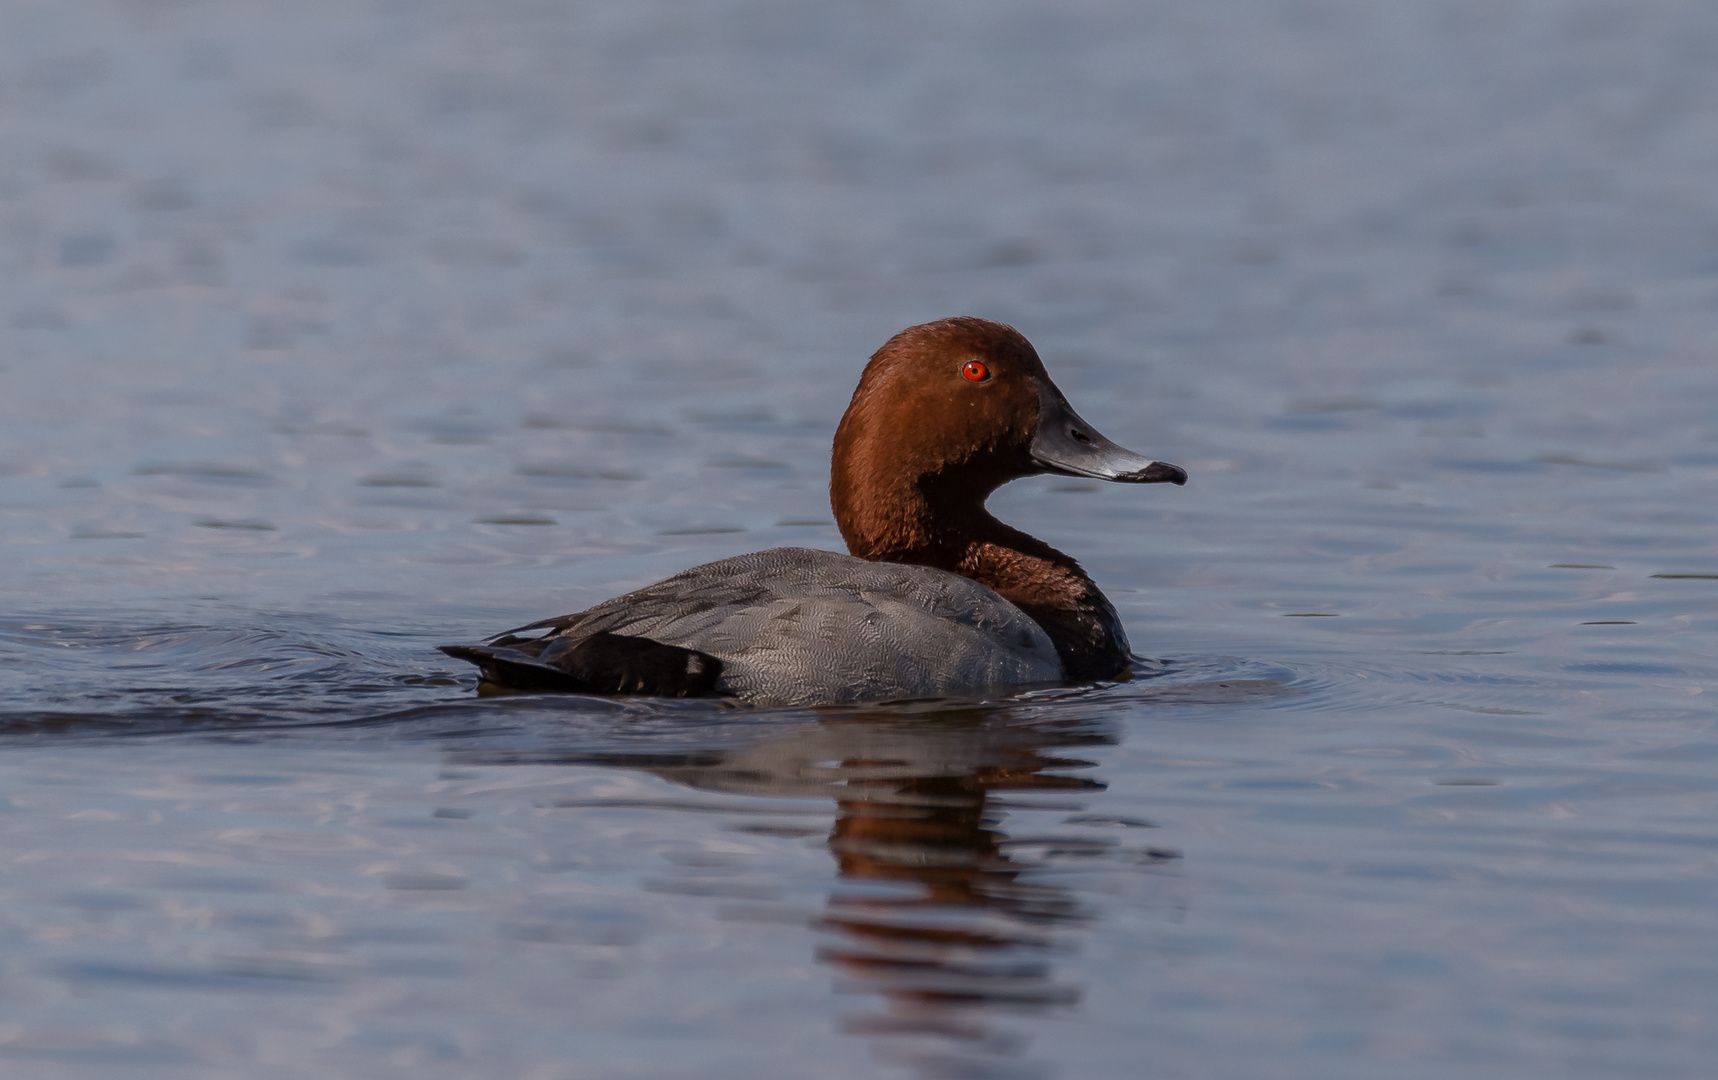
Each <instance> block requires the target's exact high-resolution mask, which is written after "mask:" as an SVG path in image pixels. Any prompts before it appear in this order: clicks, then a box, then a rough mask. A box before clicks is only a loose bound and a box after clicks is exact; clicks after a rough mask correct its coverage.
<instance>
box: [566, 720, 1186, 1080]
mask: <svg viewBox="0 0 1718 1080" xmlns="http://www.w3.org/2000/svg"><path fill="white" fill-rule="evenodd" d="M1113 741H1114V739H1113V736H1112V735H1111V734H1110V733H1109V731H1108V730H1107V729H1106V728H1104V727H1103V726H1101V725H1098V724H1094V723H1090V722H1067V721H1063V722H1058V723H1053V724H1047V725H1046V724H1034V723H1029V722H1028V723H1021V722H1020V720H1019V718H1018V717H1017V716H1016V717H1011V716H1009V715H1007V714H1006V713H1005V712H1003V711H998V710H979V709H963V710H960V711H958V712H951V711H947V710H944V711H939V712H933V713H930V714H920V715H913V716H903V714H902V713H901V712H899V711H870V712H866V711H852V712H845V713H840V714H835V715H828V714H825V715H824V716H822V717H820V718H819V719H818V721H817V722H815V723H813V724H809V725H806V726H804V727H796V728H795V730H794V731H793V732H792V734H790V735H787V736H786V737H782V738H775V739H770V740H768V741H764V742H761V743H759V744H756V745H752V746H747V747H743V748H737V749H730V750H724V751H717V752H713V753H709V754H699V755H696V756H694V757H690V758H689V757H686V756H680V757H678V758H662V759H658V760H656V761H651V760H649V758H648V757H647V756H644V755H638V754H628V755H625V756H624V757H620V756H615V757H613V758H604V757H603V756H601V755H574V756H573V757H572V758H571V759H569V758H562V759H561V760H569V761H571V760H576V761H577V762H578V763H582V764H612V765H624V766H627V767H632V768H640V769H643V770H644V771H647V772H650V773H653V774H655V775H658V776H661V777H663V778H664V779H667V780H670V781H673V782H675V783H677V784H682V785H685V786H687V787H690V788H694V789H699V790H703V791H710V792H725V793H732V794H747V795H773V796H796V797H801V798H804V797H813V796H819V795H822V796H832V797H833V798H834V801H835V806H836V811H837V813H836V819H835V823H834V825H833V827H832V829H831V830H830V832H829V835H828V844H829V850H830V852H831V854H832V855H833V856H834V858H835V861H836V865H837V867H838V884H837V886H836V887H835V888H834V889H833V890H832V891H831V894H830V895H829V897H828V899H827V901H826V904H825V908H824V910H823V912H822V913H821V918H820V919H819V925H820V928H821V929H822V930H823V931H824V932H825V933H827V935H828V941H827V943H826V944H825V945H824V946H823V947H822V948H821V949H820V950H819V952H818V954H817V958H818V960H819V962H821V963H823V964H827V965H829V966H830V967H831V968H833V969H834V970H835V971H836V972H837V973H838V978H837V987H838V989H839V990H840V991H842V992H845V993H850V994H854V995H859V996H867V997H872V998H873V999H874V1000H875V1005H874V1006H873V1007H872V1008H870V1009H869V1010H867V1011H862V1012H859V1013H856V1014H849V1015H847V1016H845V1017H843V1018H842V1019H841V1020H840V1021H839V1025H840V1027H841V1029H842V1030H843V1031H845V1032H847V1033H849V1034H853V1035H859V1036H866V1037H871V1038H873V1039H874V1040H875V1042H874V1050H875V1051H876V1053H878V1054H879V1056H881V1057H884V1058H885V1059H887V1060H890V1061H892V1062H894V1063H896V1064H899V1065H903V1066H906V1067H908V1068H910V1069H913V1070H915V1071H918V1072H920V1073H921V1074H922V1075H926V1076H962V1077H1004V1076H1006V1077H1019V1076H1039V1075H1044V1073H1045V1069H1044V1067H1043V1066H1041V1065H1034V1064H1033V1063H1031V1062H1028V1061H1026V1060H1024V1059H1023V1058H1022V1055H1023V1053H1024V1050H1025V1043H1026V1039H1025V1038H1024V1036H1023V1035H1021V1034H1019V1033H1018V1032H1016V1031H1011V1030H1009V1028H1008V1026H1006V1025H1007V1023H1008V1021H1009V1020H1010V1019H1017V1018H1018V1017H1019V1016H1020V1015H1021V1014H1022V1013H1039V1012H1043V1011H1046V1010H1054V1009H1057V1008H1065V1007H1067V1006H1070V1005H1073V1004H1075V1003H1076V1002H1077V1001H1078V1000H1079V997H1080V991H1079V989H1078V988H1077V987H1076V986H1074V985H1071V984H1069V983H1067V982H1065V981H1062V980H1060V979H1058V977H1057V975H1056V973H1055V971H1054V970H1053V963H1052V961H1053V959H1054V957H1055V956H1056V955H1057V954H1058V953H1059V952H1061V951H1063V950H1064V949H1066V948H1068V947H1070V946H1071V945H1073V944H1074V943H1075V942H1074V941H1072V940H1070V936H1077V934H1078V928H1080V927H1081V926H1082V925H1084V924H1085V923H1087V922H1088V921H1089V920H1090V919H1091V918H1092V917H1093V915H1092V913H1091V912H1090V911H1088V910H1087V909H1086V907H1085V906H1084V905H1083V904H1082V903H1081V901H1080V899H1079V897H1078V895H1076V894H1075V893H1074V892H1073V891H1071V890H1070V889H1069V888H1067V887H1066V886H1064V885H1061V884H1058V883H1057V882H1056V881H1055V880H1054V879H1053V874H1052V873H1051V872H1053V871H1055V870H1056V869H1058V868H1059V867H1060V866H1062V865H1065V864H1066V863H1067V862H1069V861H1072V860H1079V859H1082V858H1084V863H1081V864H1079V865H1080V866H1081V868H1082V869H1084V868H1085V864H1088V863H1090V862H1091V859H1090V858H1089V857H1090V856H1094V855H1096V856H1105V855H1108V856H1118V855H1121V854H1122V849H1121V846H1120V845H1119V844H1118V843H1117V841H1116V840H1115V839H1114V838H1112V837H1094V836H1092V835H1091V830H1089V829H1087V830H1084V831H1083V832H1082V831H1081V830H1077V829H1065V828H1056V829H1053V830H1052V832H1053V833H1055V834H1056V835H1050V836H1041V837H1032V836H1010V835H1009V833H1008V832H1007V831H1006V830H1005V829H1004V828H1003V822H1004V820H1005V818H1006V817H1007V816H1008V814H1009V813H1010V811H1018V810H1040V811H1042V810H1049V811H1054V812H1057V814H1056V820H1057V821H1058V822H1061V821H1063V820H1080V819H1067V813H1068V812H1070V811H1077V810H1080V809H1082V807H1083V804H1081V803H1078V802H1073V801H1071V800H1073V799H1074V798H1075V797H1077V796H1078V795H1080V794H1089V793H1094V792H1098V791H1101V790H1103V787H1104V785H1103V784H1102V783H1100V782H1099V781H1097V780H1095V779H1092V778H1090V777H1089V776H1086V775H1083V774H1082V771H1083V770H1085V769H1087V768H1089V767H1090V766H1091V765H1092V762H1089V761H1086V760H1084V759H1082V758H1080V757H1078V756H1070V752H1071V751H1077V748H1078V747H1079V746H1081V745H1097V744H1105V743H1111V742H1113ZM536 760H538V761H541V760H543V759H542V758H541V757H538V758H536ZM1019 793H1033V794H1032V795H1030V796H1029V797H1021V796H1020V794H1019ZM1045 796H1048V798H1047V799H1046V798H1045ZM1011 797H1012V798H1013V799H1014V800H1015V801H1012V802H1011V801H1010V799H1011ZM1086 820H1089V821H1092V820H1097V819H1095V818H1088V819H1086ZM1107 823H1114V822H1113V821H1110V822H1107ZM1137 824H1144V823H1143V822H1139V823H1137ZM742 831H756V832H770V831H773V830H771V829H770V828H769V827H767V826H766V827H756V828H747V827H744V826H742ZM1109 831H1113V830H1109ZM1141 856H1143V857H1144V858H1146V859H1150V858H1157V857H1164V858H1168V857H1173V855H1172V853H1168V852H1151V851H1149V850H1146V851H1143V852H1142V851H1133V852H1129V853H1127V857H1128V858H1129V859H1130V860H1133V859H1137V858H1139V857H1141Z"/></svg>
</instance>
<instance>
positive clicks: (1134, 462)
mask: <svg viewBox="0 0 1718 1080" xmlns="http://www.w3.org/2000/svg"><path fill="white" fill-rule="evenodd" d="M1031 453H1032V460H1033V461H1036V462H1037V463H1038V464H1039V465H1041V466H1043V467H1044V469H1045V471H1047V472H1053V473H1060V474H1062V475H1063V476H1089V477H1091V478H1093V479H1094V480H1114V481H1115V482H1117V483H1121V484H1185V483H1186V482H1187V470H1185V469H1183V468H1180V467H1179V466H1176V465H1171V464H1169V463H1168V462H1166V461H1153V460H1151V459H1150V458H1147V457H1141V456H1140V455H1138V454H1136V453H1134V452H1133V451H1132V450H1126V449H1123V448H1122V447H1119V446H1117V445H1116V444H1115V443H1113V442H1110V441H1109V440H1108V439H1106V438H1104V437H1103V436H1102V435H1100V434H1098V429H1097V428H1095V427H1093V426H1092V425H1090V424H1088V423H1086V422H1085V421H1084V420H1082V419H1080V414H1079V413H1077V412H1075V411H1074V408H1073V406H1071V405H1069V404H1068V399H1067V398H1065V397H1063V396H1062V393H1061V391H1059V390H1057V389H1056V388H1055V387H1054V386H1051V385H1049V383H1048V382H1042V383H1040V384H1039V386H1038V433H1037V434H1036V435H1034V436H1032V450H1031Z"/></svg>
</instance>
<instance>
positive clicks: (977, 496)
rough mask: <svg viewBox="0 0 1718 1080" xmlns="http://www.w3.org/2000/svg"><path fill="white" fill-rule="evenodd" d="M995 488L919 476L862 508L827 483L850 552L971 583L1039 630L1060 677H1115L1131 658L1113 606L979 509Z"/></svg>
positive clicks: (1055, 554)
mask: <svg viewBox="0 0 1718 1080" xmlns="http://www.w3.org/2000/svg"><path fill="white" fill-rule="evenodd" d="M997 486H999V485H998V484H990V485H988V486H986V485H984V484H972V483H963V484H961V485H959V487H960V489H961V490H960V491H959V492H955V491H948V490H938V488H939V487H940V485H938V484H937V483H936V478H934V477H933V478H923V479H921V480H920V481H919V482H917V483H903V484H901V485H899V486H898V487H897V488H896V490H894V491H891V492H889V493H888V495H889V496H890V497H887V498H877V497H875V493H873V497H871V498H868V499H866V500H863V502H861V501H860V500H857V499H853V498H851V497H850V494H851V493H850V492H848V491H846V489H845V486H844V485H841V484H839V483H837V484H834V485H831V501H832V502H833V504H834V508H835V520H836V523H837V524H838V525H839V526H840V528H841V535H842V538H843V539H845V540H846V541H847V548H848V550H849V551H850V552H852V553H853V554H854V555H855V556H857V557H859V558H861V559H869V560H872V561H875V562H895V563H906V564H909V565H913V566H931V567H935V568H936V569H938V570H947V571H950V572H951V573H956V574H961V575H964V576H965V577H969V578H972V579H973V580H974V581H977V582H979V583H980V584H982V585H985V586H988V587H989V588H990V589H992V590H994V591H995V592H996V593H998V594H999V595H1001V596H1002V597H1003V598H1004V599H1006V600H1008V601H1009V602H1010V603H1012V604H1013V605H1014V606H1015V607H1018V608H1019V609H1020V610H1021V611H1023V612H1025V613H1026V614H1027V615H1028V616H1029V617H1031V618H1032V620H1033V621H1034V622H1036V623H1037V624H1038V625H1039V626H1041V627H1043V628H1044V632H1045V633H1046V634H1048V635H1049V637H1050V641H1051V642H1052V643H1053V644H1054V645H1055V646H1056V653H1057V655H1058V656H1060V657H1061V660H1062V675H1063V678H1065V679H1067V680H1069V681H1073V682H1080V681H1089V680H1093V679H1109V678H1113V677H1115V676H1116V675H1118V674H1119V673H1120V672H1121V671H1122V670H1124V669H1125V668H1126V667H1127V664H1128V658H1129V653H1128V643H1127V636H1126V634H1125V633H1124V632H1123V631H1122V627H1121V620H1120V619H1119V618H1118V617H1117V616H1116V613H1115V609H1114V608H1113V607H1111V606H1110V602H1109V600H1108V599H1107V598H1106V597H1105V596H1104V594H1103V593H1102V592H1101V591H1100V590H1099V589H1098V587H1097V584H1096V583H1095V582H1093V581H1092V579H1091V578H1090V577H1089V576H1087V574H1086V572H1085V571H1084V570H1082V569H1080V564H1079V563H1077V562H1075V561H1074V560H1073V559H1072V558H1070V557H1069V556H1067V555H1065V554H1063V553H1062V552H1060V551H1057V550H1056V549H1055V548H1053V547H1051V546H1050V545H1049V544H1046V543H1044V542H1043V541H1042V540H1039V539H1038V538H1037V537H1034V536H1029V535H1027V534H1026V533H1023V532H1021V531H1020V530H1018V529H1015V528H1011V527H1009V526H1008V525H1005V524H1003V523H1002V522H1000V521H998V520H997V519H996V518H994V517H992V516H991V515H990V513H989V512H988V511H986V510H985V509H984V500H985V498H986V497H988V496H989V494H990V492H991V491H993V490H995V488H996V487H997ZM927 489H929V490H927ZM933 508H935V509H933Z"/></svg>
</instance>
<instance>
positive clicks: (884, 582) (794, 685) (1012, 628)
mask: <svg viewBox="0 0 1718 1080" xmlns="http://www.w3.org/2000/svg"><path fill="white" fill-rule="evenodd" d="M537 629H549V630H551V631H552V632H553V633H554V635H555V636H566V637H570V638H573V639H579V638H583V637H586V636H588V635H590V634H594V633H597V632H598V631H605V630H606V631H608V632H609V633H614V634H626V635H630V636H634V637H643V638H649V639H651V640H652V641H660V642H662V643H664V644H668V645H678V646H682V647H684V648H690V649H697V650H699V651H700V652H705V653H708V654H710V655H711V656H714V657H716V658H717V659H719V660H721V661H722V665H723V667H722V677H721V682H720V684H719V686H720V688H721V689H722V690H723V691H724V692H725V693H730V694H733V695H735V696H736V697H739V698H741V699H742V700H745V701H748V702H750V703H752V704H756V705H812V704H837V703H843V702H861V701H889V700H896V699H900V698H913V697H970V696H974V695H977V694H981V693H983V692H985V691H988V690H992V689H997V688H1004V687H1011V686H1019V685H1021V684H1028V683H1050V682H1058V681H1060V680H1061V677H1062V663H1061V660H1060V659H1059V658H1058V657H1057V655H1056V648H1055V646H1054V645H1053V644H1052V643H1051V641H1050V638H1049V636H1048V635H1047V634H1045V633H1044V630H1043V628H1042V627H1040V626H1039V625H1038V624H1037V623H1036V622H1034V621H1032V619H1030V618H1029V617H1027V616H1026V614H1025V613H1024V612H1022V611H1021V610H1020V609H1019V608H1017V607H1015V606H1014V605H1013V604H1011V603H1009V602H1008V601H1007V600H1004V599H1003V598H1002V597H1000V596H998V595H997V594H996V593H994V592H992V591H991V590H990V589H988V588H986V587H985V586H983V585H980V584H979V583H978V582H976V581H973V580H971V579H970V578H965V577H961V576H960V575H959V574H951V573H947V572H945V571H942V570H933V569H931V568H929V567H924V566H903V565H900V564H898V563H880V562H866V561H865V560H863V559H855V558H853V557H852V556H849V555H840V554H837V553H835V552H833V551H818V550H814V549H811V548H770V549H769V550H767V551H757V552H752V553H751V554H747V555H738V556H735V557H734V558H731V559H722V560H720V561H718V562H713V563H705V564H704V565H702V566H694V567H692V568H691V569H690V570H684V571H682V572H680V573H678V574H675V575H674V576H673V577H670V578H664V579H663V580H661V581H658V582H656V583H655V584H653V585H647V586H645V587H644V588H642V589H638V590H636V591H635V592H630V593H627V594H626V595H624V596H617V597H615V598H614V599H613V600H606V601H604V602H603V603H601V604H598V605H597V606H595V607H593V608H589V609H587V610H585V611H581V612H579V613H578V614H576V615H567V616H564V617H562V618H559V619H547V620H544V621H543V622H539V623H533V624H532V625H530V626H528V627H522V628H521V629H520V630H518V631H512V632H513V633H520V632H522V631H529V630H537Z"/></svg>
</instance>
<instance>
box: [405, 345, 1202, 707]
mask: <svg viewBox="0 0 1718 1080" xmlns="http://www.w3.org/2000/svg"><path fill="white" fill-rule="evenodd" d="M1045 473H1053V474H1056V475H1061V476H1076V477H1084V478H1090V479H1096V480H1106V481H1111V482H1114V483H1122V484H1156V483H1170V484H1176V485H1182V484H1185V483H1186V482H1187V473H1186V471H1185V470H1184V469H1182V468H1180V467H1179V466H1175V465H1170V464H1168V463H1166V462H1162V461H1155V460H1152V459H1150V458H1146V457H1144V456H1142V455H1139V454H1136V453H1134V452H1133V451H1131V450H1126V449H1123V448H1122V447H1120V446H1118V445H1116V444H1115V443H1113V442H1111V441H1110V440H1108V439H1106V438H1104V436H1102V435H1101V434H1099V433H1098V431H1097V429H1096V428H1094V427H1093V426H1092V425H1091V424H1088V423H1087V422H1086V421H1085V420H1083V419H1081V418H1080V416H1079V414H1078V413H1076V412H1075V411H1074V409H1073V407H1072V406H1071V405H1069V404H1068V400H1067V398H1066V397H1065V396H1064V395H1063V394H1062V392H1061V391H1060V390H1059V389H1057V387H1056V384H1055V383H1054V382H1052V381H1051V379H1050V375H1049V373H1048V372H1047V371H1046V370H1045V368H1044V363H1043V361H1042V360H1040V359H1039V357H1038V353H1037V350H1035V349H1034V348H1033V347H1032V344H1031V343H1030V342H1029V341H1027V340H1026V338H1025V336H1024V335H1022V334H1021V333H1020V332H1019V331H1018V330H1015V329H1014V328H1013V327H1011V326H1007V325H1005V324H1003V323H998V322H992V321H990V320H987V319H980V318H974V317H971V316H957V317H954V318H947V319H940V320H937V321H935V322H928V323H923V324H921V325H918V326H910V327H908V328H907V329H905V330H902V331H901V332H899V333H897V334H895V335H894V336H893V337H891V338H890V339H889V340H888V341H886V342H885V343H884V344H883V346H882V347H881V348H880V349H878V350H877V351H876V352H875V353H874V354H873V355H872V356H871V358H870V361H869V362H868V363H867V364H866V365H865V369H864V371H863V372H862V373H861V374H860V376H859V385H858V387H857V388H856V389H855V390H854V392H853V397H852V400H851V401H850V402H849V403H848V406H847V411H846V412H845V414H844V415H843V416H842V417H841V421H840V424H839V425H838V426H837V427H836V430H835V440H834V445H833V448H832V452H831V459H830V479H829V497H830V506H831V508H832V509H833V510H834V514H835V523H836V526H837V527H838V528H839V530H840V532H841V537H842V539H843V540H844V541H845V542H846V545H847V551H848V553H847V554H841V553H839V552H835V551H826V550H820V549H813V548H800V547H778V548H769V549H767V550H764V551H757V552H751V553H749V554H745V555H737V556H734V557H732V558H727V559H719V560H717V561H715V562H710V563H704V564H703V565H701V566H694V567H692V568H691V569H688V570H683V571H681V572H680V573H678V574H675V575H673V576H671V577H668V578H664V579H663V580H661V581H658V582H656V583H654V584H651V585H646V586H644V587H643V588H641V589H637V590H634V591H633V592H629V593H626V594H625V595H623V596H617V597H615V598H614V599H612V600H606V601H604V602H602V603H600V604H597V605H596V606H595V607H591V608H587V609H586V610H584V611H580V612H577V613H575V614H572V615H563V616H560V617H558V618H553V619H543V620H541V621H538V622H533V623H530V624H528V625H525V626H521V627H518V628H516V629H513V630H508V631H506V632H504V633H501V634H497V635H494V636H492V637H490V638H487V639H485V640H483V641H482V642H481V643H480V644H476V645H443V646H439V648H440V649H441V651H442V652H444V653H446V654H447V655H449V656H452V657H455V658H457V659H460V660H465V661H469V662H470V663H473V664H475V665H477V668H478V672H479V684H478V690H479V692H480V693H496V692H525V693H544V692H549V693H579V694H594V695H603V696H633V695H639V696H658V697H720V698H728V699H732V700H734V701H735V702H737V703H740V704H744V705H753V706H817V705H844V704H859V703H874V702H888V701H896V700H911V699H926V698H967V699H977V698H983V697H986V696H990V695H996V694H1008V693H1018V692H1020V691H1021V690H1023V689H1029V688H1033V687H1044V686H1055V685H1071V684H1087V683H1095V682H1103V681H1107V680H1115V679H1122V678H1126V677H1127V674H1128V672H1129V671H1130V670H1131V667H1130V665H1131V663H1132V661H1133V660H1134V659H1135V658H1134V656H1133V654H1132V651H1131V649H1130V647H1129V644H1128V639H1127V633H1126V631H1125V630H1124V628H1123V627H1122V623H1121V619H1120V617H1119V616H1118V615H1117V614H1116V610H1115V607H1114V605H1112V604H1111V603H1110V601H1109V599H1108V598H1107V597H1105V596H1104V594H1103V592H1102V591H1101V590H1100V589H1099V588H1098V586H1097V583H1096V582H1094V581H1093V580H1092V578H1091V576H1090V575H1088V574H1087V573H1086V572H1085V571H1084V570H1083V569H1081V567H1080V565H1079V563H1078V562H1076V561H1075V560H1074V559H1073V558H1071V557H1070V556H1068V555H1065V554H1063V553H1062V552H1060V551H1058V550H1056V549H1055V548H1053V547H1051V546H1050V545H1049V544H1046V543H1045V542H1043V541H1042V540H1039V539H1038V538H1036V537H1034V536H1030V535H1028V534H1026V533H1024V532H1021V531H1020V530H1018V529H1015V528H1013V527H1011V526H1009V525H1006V524H1004V523H1002V522H1001V521H999V520H997V519H996V518H995V517H994V516H992V515H991V514H990V513H989V512H988V511H987V510H986V509H985V501H986V500H987V499H988V498H989V497H990V495H991V493H993V492H994V491H996V489H997V488H999V487H1001V486H1002V485H1003V484H1006V483H1007V482H1009V481H1010V480H1016V479H1020V478H1022V477H1027V476H1035V475H1041V474H1045Z"/></svg>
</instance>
